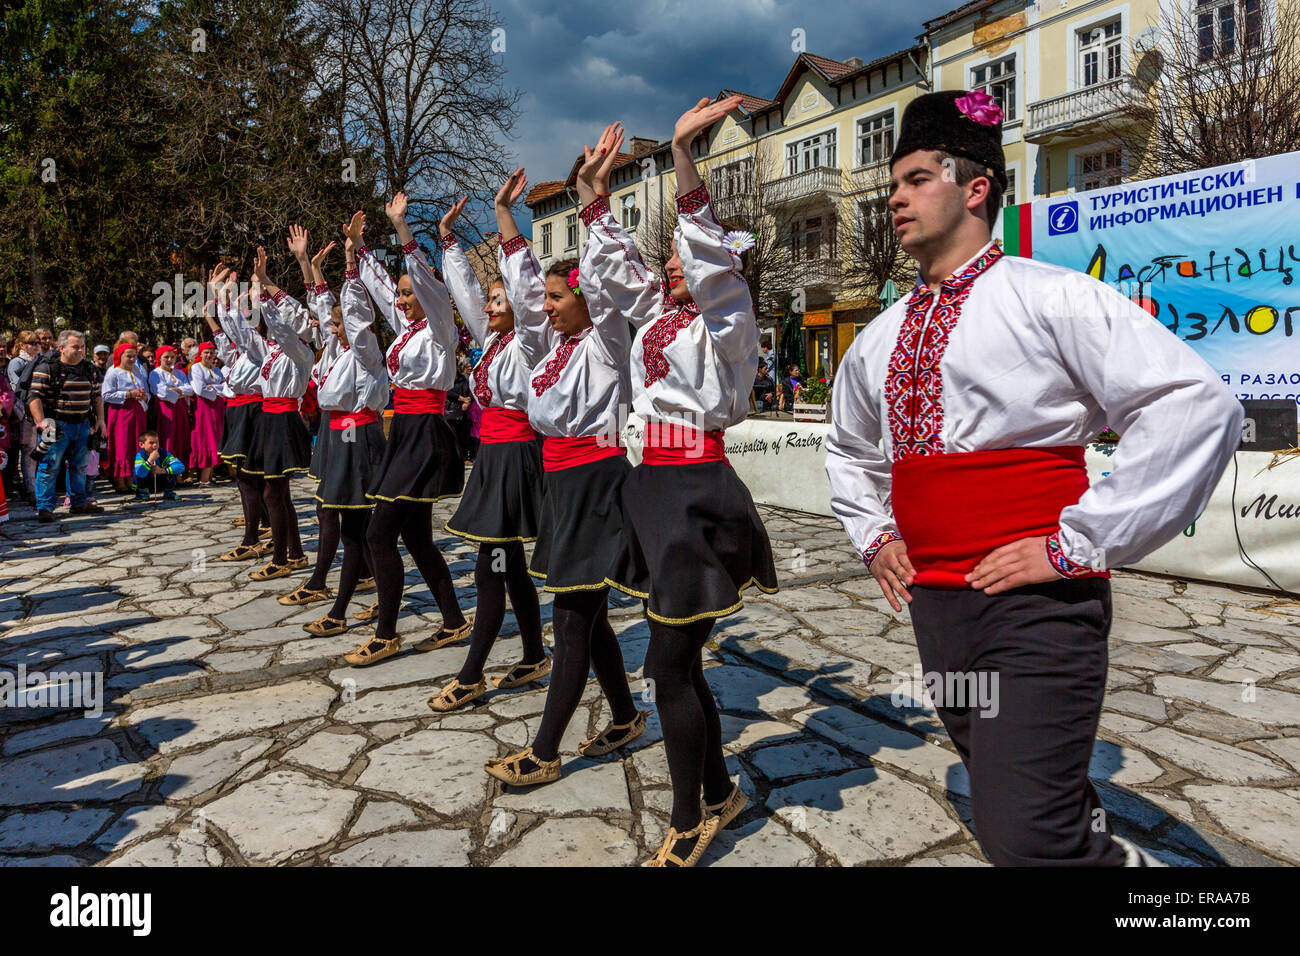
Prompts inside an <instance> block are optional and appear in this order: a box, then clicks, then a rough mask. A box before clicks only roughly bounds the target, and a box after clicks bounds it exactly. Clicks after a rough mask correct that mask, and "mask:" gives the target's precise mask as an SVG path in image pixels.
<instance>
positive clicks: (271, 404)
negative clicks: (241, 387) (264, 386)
mask: <svg viewBox="0 0 1300 956" xmlns="http://www.w3.org/2000/svg"><path fill="white" fill-rule="evenodd" d="M297 410H298V399H296V398H270V397H264V398H263V399H262V411H264V412H266V413H267V414H270V415H287V414H288V413H289V412H296V411H297Z"/></svg>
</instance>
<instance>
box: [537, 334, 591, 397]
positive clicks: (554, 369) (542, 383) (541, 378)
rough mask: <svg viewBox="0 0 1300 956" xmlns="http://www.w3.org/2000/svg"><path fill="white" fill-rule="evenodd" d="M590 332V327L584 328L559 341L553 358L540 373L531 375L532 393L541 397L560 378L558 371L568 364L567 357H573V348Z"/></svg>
mask: <svg viewBox="0 0 1300 956" xmlns="http://www.w3.org/2000/svg"><path fill="white" fill-rule="evenodd" d="M590 332H591V328H590V327H588V328H585V329H583V330H582V331H581V332H579V333H578V334H577V335H570V336H569V337H568V338H566V339H565V340H564V341H563V342H561V343H560V347H559V348H558V349H556V350H555V358H553V359H551V360H550V361H549V362H547V363H546V367H545V368H544V369H542V374H541V375H536V376H534V377H533V381H532V386H533V394H534V395H536V396H537V397H538V398H541V397H542V394H543V393H544V392H545V391H546V390H547V389H548V388H550V387H551V386H552V385H554V384H555V383H556V382H558V381H559V380H560V373H561V372H563V371H564V367H565V366H566V365H568V364H569V359H570V358H572V357H573V350H574V349H576V348H577V347H578V343H579V342H581V341H582V340H583V339H584V338H585V337H586V336H587V335H588V334H589V333H590Z"/></svg>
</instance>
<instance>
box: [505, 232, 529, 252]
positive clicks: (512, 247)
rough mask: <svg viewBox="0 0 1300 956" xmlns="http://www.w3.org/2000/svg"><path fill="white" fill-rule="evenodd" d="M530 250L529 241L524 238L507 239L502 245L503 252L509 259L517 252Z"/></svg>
mask: <svg viewBox="0 0 1300 956" xmlns="http://www.w3.org/2000/svg"><path fill="white" fill-rule="evenodd" d="M527 248H528V240H527V239H525V238H524V237H523V236H515V237H514V238H513V239H507V240H506V241H505V242H503V243H501V251H502V253H504V254H505V255H506V256H507V257H509V256H513V255H514V254H515V253H516V252H522V251H523V250H524V249H527Z"/></svg>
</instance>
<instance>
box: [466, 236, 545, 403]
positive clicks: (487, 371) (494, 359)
mask: <svg viewBox="0 0 1300 956" xmlns="http://www.w3.org/2000/svg"><path fill="white" fill-rule="evenodd" d="M442 248H443V253H442V270H443V274H444V275H445V276H446V279H447V288H448V290H450V292H451V297H452V299H453V300H454V301H455V303H456V310H457V311H458V312H460V317H461V318H462V319H463V320H464V322H465V325H466V327H467V328H468V329H469V331H470V334H471V335H473V336H474V341H476V342H477V343H478V345H479V348H481V349H482V350H483V355H482V356H481V357H480V358H479V360H478V364H477V365H476V366H474V371H473V373H472V374H471V375H470V388H471V390H472V391H473V393H474V399H475V401H477V402H478V404H479V407H480V408H512V409H515V410H516V411H521V412H522V411H527V410H528V394H529V389H530V385H529V380H530V379H531V378H532V375H533V366H532V364H530V360H531V359H533V358H538V357H540V356H537V355H534V354H530V353H529V351H528V350H527V349H526V347H525V342H526V340H527V336H525V337H524V338H520V336H519V335H518V334H517V332H515V331H511V332H507V333H506V334H505V335H502V334H501V333H499V332H493V331H492V330H491V329H490V328H489V327H488V317H487V307H486V303H485V301H484V299H483V289H482V287H481V286H480V285H479V281H478V276H477V275H476V274H475V273H474V269H473V267H472V266H471V265H470V264H469V259H467V258H466V257H465V253H464V251H463V250H462V249H461V247H460V244H459V243H458V242H457V240H456V237H455V236H454V235H451V236H446V237H444V238H443V240H442Z"/></svg>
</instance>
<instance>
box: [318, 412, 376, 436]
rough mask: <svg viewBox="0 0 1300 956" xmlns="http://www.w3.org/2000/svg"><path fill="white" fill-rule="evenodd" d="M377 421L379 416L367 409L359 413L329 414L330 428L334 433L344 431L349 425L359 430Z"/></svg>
mask: <svg viewBox="0 0 1300 956" xmlns="http://www.w3.org/2000/svg"><path fill="white" fill-rule="evenodd" d="M377 421H379V416H378V415H377V414H376V413H375V412H374V411H373V410H371V409H369V408H363V409H362V410H361V411H359V412H335V411H331V412H330V428H332V429H334V430H335V431H336V432H341V431H344V430H345V429H346V428H347V427H348V426H349V425H353V426H355V427H357V428H360V427H361V426H362V425H372V424H374V423H375V422H377Z"/></svg>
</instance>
